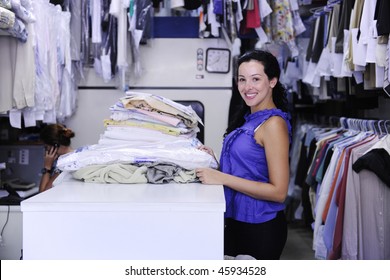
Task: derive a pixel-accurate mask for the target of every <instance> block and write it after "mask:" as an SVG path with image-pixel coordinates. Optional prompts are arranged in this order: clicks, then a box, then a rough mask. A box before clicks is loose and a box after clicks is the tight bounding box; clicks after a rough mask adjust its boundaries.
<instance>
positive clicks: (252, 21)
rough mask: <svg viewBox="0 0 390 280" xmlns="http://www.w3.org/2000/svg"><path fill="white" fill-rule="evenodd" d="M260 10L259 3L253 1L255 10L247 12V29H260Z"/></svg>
mask: <svg viewBox="0 0 390 280" xmlns="http://www.w3.org/2000/svg"><path fill="white" fill-rule="evenodd" d="M260 25H261V22H260V9H259V1H258V0H254V1H253V9H252V10H247V11H246V27H247V28H258V27H260Z"/></svg>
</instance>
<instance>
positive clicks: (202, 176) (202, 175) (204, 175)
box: [195, 168, 223, 185]
mask: <svg viewBox="0 0 390 280" xmlns="http://www.w3.org/2000/svg"><path fill="white" fill-rule="evenodd" d="M195 172H196V176H197V177H198V178H199V181H201V182H202V184H207V185H221V184H222V181H221V175H222V174H223V173H222V172H220V171H218V170H215V169H212V168H197V169H196V170H195Z"/></svg>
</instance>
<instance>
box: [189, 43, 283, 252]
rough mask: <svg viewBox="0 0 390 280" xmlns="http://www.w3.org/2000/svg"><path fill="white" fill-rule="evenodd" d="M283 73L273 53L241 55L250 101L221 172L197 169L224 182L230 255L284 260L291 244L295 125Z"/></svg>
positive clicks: (231, 132)
mask: <svg viewBox="0 0 390 280" xmlns="http://www.w3.org/2000/svg"><path fill="white" fill-rule="evenodd" d="M279 76H280V68H279V64H278V61H277V59H276V58H275V57H274V56H273V55H272V54H271V53H269V52H266V51H261V50H253V51H250V52H248V53H246V54H244V55H243V56H241V57H240V58H239V60H238V79H237V81H238V91H239V92H240V95H241V97H242V99H243V100H244V102H245V104H244V107H243V108H241V110H239V111H237V112H236V116H235V119H234V120H233V121H232V122H231V123H230V125H229V127H228V129H227V131H226V134H225V139H224V142H223V148H222V154H221V160H220V171H218V170H215V169H210V168H198V169H197V170H196V173H197V176H198V178H199V180H200V181H201V182H202V183H203V184H210V185H211V184H212V185H214V184H222V185H224V190H225V200H226V212H225V233H224V234H225V238H224V240H225V255H227V256H231V257H236V256H237V255H249V256H252V257H254V258H256V259H279V258H280V256H281V253H282V251H283V248H284V245H285V243H286V239H287V223H286V219H285V216H284V208H285V205H284V203H283V202H284V200H285V198H286V196H287V189H288V182H289V144H290V141H291V125H290V122H289V115H288V113H287V110H286V108H287V99H286V92H285V90H284V87H283V86H282V85H281V83H280V82H279ZM202 149H206V150H207V151H209V152H210V153H211V154H212V151H210V150H209V149H207V148H204V147H202Z"/></svg>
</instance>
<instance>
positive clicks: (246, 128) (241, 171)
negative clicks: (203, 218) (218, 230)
mask: <svg viewBox="0 0 390 280" xmlns="http://www.w3.org/2000/svg"><path fill="white" fill-rule="evenodd" d="M272 116H280V117H282V118H283V119H284V120H285V121H286V122H287V126H288V133H289V136H290V142H291V124H290V121H289V117H288V114H287V113H285V112H283V111H281V110H280V109H267V110H263V111H258V112H255V113H253V114H248V115H246V116H245V120H246V121H245V123H244V125H243V126H241V127H240V128H237V129H235V130H234V131H232V132H231V133H229V134H228V135H227V136H226V137H225V139H224V141H223V147H222V152H221V159H220V167H221V171H222V172H224V173H228V174H231V175H234V176H238V177H241V178H245V179H248V180H253V181H258V182H265V183H268V182H269V176H268V166H267V160H266V157H265V150H264V147H262V146H260V145H259V144H257V143H256V140H255V139H254V130H255V129H256V128H257V127H258V126H259V125H260V124H262V123H263V122H265V121H266V120H268V119H269V118H270V117H272ZM224 192H225V200H226V212H225V217H226V218H233V219H235V220H238V221H241V222H247V223H263V222H266V221H269V220H272V219H273V218H275V217H276V213H277V212H278V211H280V210H283V209H284V208H285V205H284V204H283V203H278V202H272V201H267V200H259V199H255V198H253V197H250V196H248V195H245V194H243V193H241V192H237V191H235V190H233V189H231V188H229V187H226V186H225V187H224Z"/></svg>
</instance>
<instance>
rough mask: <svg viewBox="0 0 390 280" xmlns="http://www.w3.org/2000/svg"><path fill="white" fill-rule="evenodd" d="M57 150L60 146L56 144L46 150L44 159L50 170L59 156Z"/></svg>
mask: <svg viewBox="0 0 390 280" xmlns="http://www.w3.org/2000/svg"><path fill="white" fill-rule="evenodd" d="M57 151H58V148H56V147H54V146H51V147H50V148H49V149H48V150H46V152H45V159H44V164H45V168H46V169H48V170H50V169H51V168H52V166H53V163H54V161H55V160H56V159H57V158H58V155H57Z"/></svg>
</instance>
